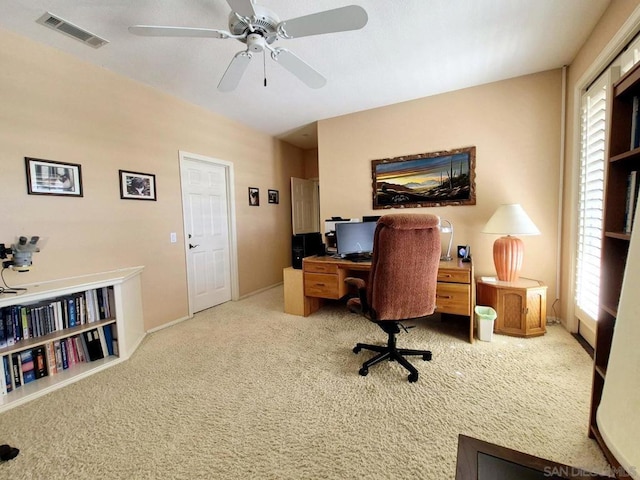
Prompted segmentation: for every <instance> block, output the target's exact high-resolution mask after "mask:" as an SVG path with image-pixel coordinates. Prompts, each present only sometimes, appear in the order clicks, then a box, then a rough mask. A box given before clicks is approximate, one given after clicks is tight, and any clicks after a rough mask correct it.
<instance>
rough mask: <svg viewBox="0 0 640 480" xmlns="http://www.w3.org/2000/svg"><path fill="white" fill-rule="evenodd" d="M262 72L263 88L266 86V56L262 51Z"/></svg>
mask: <svg viewBox="0 0 640 480" xmlns="http://www.w3.org/2000/svg"><path fill="white" fill-rule="evenodd" d="M262 71H263V72H264V86H265V87H266V86H267V56H266V53H265V51H264V50H262Z"/></svg>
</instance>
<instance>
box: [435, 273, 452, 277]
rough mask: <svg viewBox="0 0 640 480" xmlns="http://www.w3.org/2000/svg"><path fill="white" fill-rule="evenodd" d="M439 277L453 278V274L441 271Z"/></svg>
mask: <svg viewBox="0 0 640 480" xmlns="http://www.w3.org/2000/svg"><path fill="white" fill-rule="evenodd" d="M438 278H451V274H450V273H441V274H440V275H438Z"/></svg>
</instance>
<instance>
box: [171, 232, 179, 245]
mask: <svg viewBox="0 0 640 480" xmlns="http://www.w3.org/2000/svg"><path fill="white" fill-rule="evenodd" d="M177 241H178V236H177V235H176V232H171V243H176V242H177Z"/></svg>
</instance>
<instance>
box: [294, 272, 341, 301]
mask: <svg viewBox="0 0 640 480" xmlns="http://www.w3.org/2000/svg"><path fill="white" fill-rule="evenodd" d="M346 293H347V288H346V285H345V283H344V281H343V282H341V284H340V283H339V282H338V275H330V274H322V273H305V274H304V294H305V295H306V296H307V297H320V298H331V299H334V300H337V299H339V298H342V297H343V296H344V295H346Z"/></svg>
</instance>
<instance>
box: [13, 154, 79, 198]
mask: <svg viewBox="0 0 640 480" xmlns="http://www.w3.org/2000/svg"><path fill="white" fill-rule="evenodd" d="M24 160H25V167H26V169H27V193H28V194H29V195H60V196H69V197H82V170H81V167H80V165H78V164H76V163H62V162H54V161H52V160H41V159H39V158H29V157H25V159H24Z"/></svg>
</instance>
